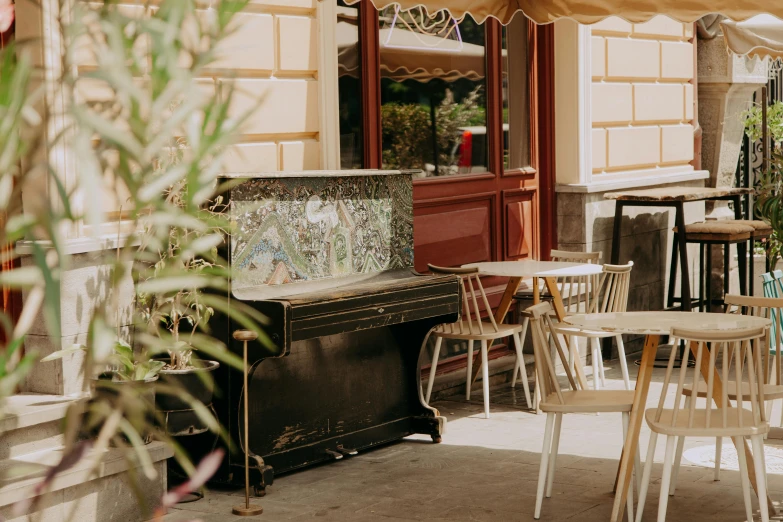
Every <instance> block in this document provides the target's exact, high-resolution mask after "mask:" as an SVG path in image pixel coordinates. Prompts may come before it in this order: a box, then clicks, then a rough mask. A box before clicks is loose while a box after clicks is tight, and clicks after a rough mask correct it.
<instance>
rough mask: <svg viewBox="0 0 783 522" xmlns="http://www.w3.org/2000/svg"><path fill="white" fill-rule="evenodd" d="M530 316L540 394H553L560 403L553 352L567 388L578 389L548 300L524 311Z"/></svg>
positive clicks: (546, 395) (544, 396)
mask: <svg viewBox="0 0 783 522" xmlns="http://www.w3.org/2000/svg"><path fill="white" fill-rule="evenodd" d="M524 313H525V314H526V315H528V317H529V318H530V331H531V337H532V338H533V353H534V355H535V359H536V375H537V377H538V380H539V382H540V383H541V384H540V386H541V396H542V397H543V398H547V397H549V396H550V395H552V394H555V396H556V397H557V400H558V401H559V402H560V404H565V402H564V400H563V394H562V388H561V386H560V384H559V381H558V380H557V372H556V370H555V362H554V359H553V357H554V354H557V356H558V357H559V358H560V362H561V364H562V365H563V370H564V371H565V374H566V377H567V379H568V384H569V389H570V390H572V391H576V390H578V389H579V388H578V385H577V381H576V379H574V376H573V373H572V372H571V369H570V368H569V365H568V357H567V355H566V352H565V350H564V349H563V345H562V344H561V343H560V339H559V337H558V335H557V330H556V328H555V324H554V321H553V320H552V315H551V314H552V305H551V304H549V303H548V302H543V303H539V304H537V305H534V306H531V307H530V308H528V309H527V310H525V312H524Z"/></svg>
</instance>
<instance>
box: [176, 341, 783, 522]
mask: <svg viewBox="0 0 783 522" xmlns="http://www.w3.org/2000/svg"><path fill="white" fill-rule="evenodd" d="M633 358H634V357H633V356H632V357H631V358H630V359H633ZM606 370H607V378H608V382H607V385H608V387H609V388H615V389H620V388H622V380H621V378H620V371H619V365H618V364H617V361H609V362H607V363H606ZM629 370H631V372H632V374H633V373H635V366H634V365H633V362H632V361H629ZM656 372H657V373H656V377H655V378H654V382H653V384H652V385H651V389H650V402H651V403H652V402H656V401H657V399H658V397H659V396H660V390H661V382H660V381H661V380H662V378H663V372H664V370H657V371H656ZM477 388H479V390H478V392H477V393H476V394H475V395H474V396H473V397H472V400H471V401H469V402H468V401H464V400H459V399H455V400H450V401H441V402H438V403H437V404H436V406H437V408H438V409H439V410H440V411H441V413H442V414H443V415H445V416H446V417H447V418H448V420H449V422H448V427H447V433H446V435H445V436H444V437H443V442H442V443H441V444H433V443H432V442H431V441H430V439H429V437H426V438H425V437H410V438H408V439H405V440H404V441H401V442H399V443H396V444H391V445H388V446H384V447H382V448H379V449H376V450H373V451H367V452H364V453H361V454H359V455H357V456H356V457H352V458H348V459H344V460H342V461H338V462H334V463H331V464H327V465H322V466H317V467H314V468H310V469H307V470H304V471H300V472H296V473H292V474H289V475H284V476H281V477H278V478H277V479H276V480H275V483H274V486H272V487H269V488H268V489H267V496H266V497H265V498H261V499H255V500H254V502H255V503H258V504H261V505H262V506H263V507H264V514H262V515H260V516H257V517H237V516H234V515H232V514H231V507H232V506H234V505H237V504H239V503H241V502H242V501H243V498H242V497H243V495H244V492H243V491H244V490H212V491H210V492H208V493H207V496H206V498H204V499H202V500H199V501H197V502H192V503H189V504H181V505H179V506H178V508H177V509H174V510H172V511H171V512H170V513H169V514H168V515H167V516H166V517H165V518H164V520H165V522H181V521H190V520H202V521H204V522H238V521H240V520H258V521H268V522H272V521H278V520H281V521H282V520H295V521H301V520H320V521H344V522H353V521H357V522H358V521H362V522H364V521H366V522H376V521H378V522H379V521H385V522H390V521H399V520H431V521H454V522H462V521H476V522H484V521H501V522H513V521H525V522H530V521H532V520H533V507H534V504H535V488H536V481H537V477H538V463H539V459H540V451H541V444H542V442H541V439H542V438H543V433H544V421H545V419H546V416H545V415H535V414H533V413H531V412H528V411H524V406H525V399H524V395H523V394H522V391H521V389H517V390H513V389H511V388H510V387H509V385H508V384H504V385H502V386H499V387H497V388H495V389H493V390H492V404H491V411H492V416H491V418H490V419H484V418H483V413H482V411H483V406H482V403H481V395H480V393H481V392H480V388H481V387H480V386H477ZM672 393H673V391H672ZM779 408H780V406H779V405H776V407H775V411H774V413H773V417H772V418H773V419H774V421H775V422H777V420H778V419H780V413H779ZM773 425H774V424H773ZM648 436H649V431H648V430H647V428H646V426H645V428H644V429H643V432H642V450H643V451H642V456H643V458H644V455H645V452H646V448H647V441H648ZM621 443H622V424H621V418H620V415H619V414H602V415H600V416H596V415H569V416H566V417H565V418H564V420H563V431H562V436H561V443H560V453H559V457H558V460H557V469H556V473H555V481H554V484H555V487H554V490H553V493H552V498H550V499H545V501H544V507H543V511H542V516H541V520H546V521H564V520H567V521H569V522H588V521H589V522H593V521H606V520H608V519H609V514H610V512H611V508H612V495H611V490H612V484H613V482H614V477H615V473H616V470H617V462H618V459H619V455H620V448H621ZM776 443H777V444H776ZM710 444H713V445H714V439H712V440H709V439H702V440H699V439H688V440H687V442H686V452H687V450H688V449H689V448H694V447H698V446H705V445H710ZM778 444H779V446H778V447H780V448H783V441H774V440H771V439H770V440H768V442H767V447H769V448H773V447H775V446H776V445H778ZM663 451H664V444H663V443H662V442H661V440H660V438H659V442H658V448H657V451H656V457H655V462H656V464H657V465H656V467H655V468H654V469H653V484H651V486H650V494H649V496H648V501H647V506H646V509H645V516H644V520H646V521H654V520H656V514H657V504H658V483H659V482H660V478H659V477H660V474H661V463H662V462H663ZM769 482H770V488H771V491H772V498H773V499H774V500H775V501H776V504H779V505H780V508H781V509H783V474H773V473H770V474H769ZM754 502H755V497H754ZM745 520H746V518H745V515H744V508H743V503H742V491H741V489H740V479H739V474H738V473H737V472H736V471H730V470H724V471H723V474H722V478H721V480H720V481H719V482H714V481H713V480H712V469H710V468H707V467H701V466H695V465H692V464H691V463H689V462H688V461H686V460H685V459H683V466H682V468H681V470H680V475H679V480H678V487H677V492H676V494H675V496H674V497H672V498H670V500H669V509H668V514H667V521H669V522H702V521H704V522H715V521H726V522H735V521H745ZM756 520H760V518H759V517H758V512H757V513H756ZM775 520H783V517H780V518H776V519H775Z"/></svg>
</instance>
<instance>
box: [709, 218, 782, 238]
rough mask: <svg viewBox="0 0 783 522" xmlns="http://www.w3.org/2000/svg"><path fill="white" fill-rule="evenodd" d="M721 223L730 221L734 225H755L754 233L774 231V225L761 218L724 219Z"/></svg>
mask: <svg viewBox="0 0 783 522" xmlns="http://www.w3.org/2000/svg"><path fill="white" fill-rule="evenodd" d="M721 223H729V224H732V225H745V226H748V227H753V230H754V234H771V233H772V225H770V224H769V223H767V222H766V221H762V220H760V219H728V220H726V221H722V222H721Z"/></svg>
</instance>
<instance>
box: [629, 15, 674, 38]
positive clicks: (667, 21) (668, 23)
mask: <svg viewBox="0 0 783 522" xmlns="http://www.w3.org/2000/svg"><path fill="white" fill-rule="evenodd" d="M685 25H686V24H684V23H682V22H678V21H677V20H674V19H672V18H669V17H668V16H665V15H658V16H656V17H653V18H651V19H650V20H649V21H647V22H644V23H641V24H633V36H634V37H640V38H661V37H663V38H683V34H684V29H685V27H684V26H685Z"/></svg>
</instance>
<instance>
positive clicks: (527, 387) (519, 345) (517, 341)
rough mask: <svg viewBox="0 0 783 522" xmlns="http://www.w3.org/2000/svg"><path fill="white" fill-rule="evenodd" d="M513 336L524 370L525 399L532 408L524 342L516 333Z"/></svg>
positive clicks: (518, 358)
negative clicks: (523, 351)
mask: <svg viewBox="0 0 783 522" xmlns="http://www.w3.org/2000/svg"><path fill="white" fill-rule="evenodd" d="M525 321H527V318H525ZM524 331H525V330H524V328H523V329H522V332H523V333H524ZM520 335H521V334H520ZM512 337H513V338H514V348H516V351H517V361H519V366H520V370H522V386H524V388H523V389H522V391H523V392H525V401H526V402H527V407H528V408H532V407H533V401H532V400H531V399H530V384H529V383H528V381H527V371H526V370H525V359H524V358H523V355H522V342H521V341H520V340H519V337H517V336H516V335H512ZM523 339H524V337H523ZM514 377H516V369H515V370H514ZM512 386H513V385H512Z"/></svg>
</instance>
